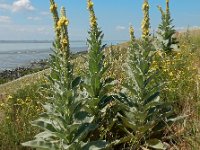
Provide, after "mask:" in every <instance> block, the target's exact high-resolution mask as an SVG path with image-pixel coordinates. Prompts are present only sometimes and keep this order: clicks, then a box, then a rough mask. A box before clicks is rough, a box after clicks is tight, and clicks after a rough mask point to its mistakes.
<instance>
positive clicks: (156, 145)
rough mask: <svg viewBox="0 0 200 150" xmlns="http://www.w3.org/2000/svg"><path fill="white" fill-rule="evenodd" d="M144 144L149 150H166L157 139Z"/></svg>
mask: <svg viewBox="0 0 200 150" xmlns="http://www.w3.org/2000/svg"><path fill="white" fill-rule="evenodd" d="M146 144H147V146H148V147H150V148H154V149H157V150H166V148H165V146H164V144H163V143H162V142H161V141H160V140H158V139H151V140H148V141H146Z"/></svg>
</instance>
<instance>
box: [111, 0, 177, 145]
mask: <svg viewBox="0 0 200 150" xmlns="http://www.w3.org/2000/svg"><path fill="white" fill-rule="evenodd" d="M143 11H144V19H143V22H142V40H141V42H140V43H138V42H136V40H135V36H134V29H133V27H132V26H131V27H130V38H131V42H130V47H129V50H128V56H129V57H128V61H127V69H126V70H127V71H126V72H127V76H128V78H127V80H126V81H125V82H124V84H123V85H124V92H123V93H120V97H119V98H118V100H119V101H120V102H121V103H122V104H121V106H123V107H124V108H125V109H124V110H121V112H119V113H118V118H119V119H120V120H121V124H122V125H121V129H122V130H123V131H124V132H125V133H126V134H125V136H123V137H121V138H120V139H118V141H114V142H113V143H111V144H113V145H119V146H120V145H121V146H122V147H124V146H126V148H128V149H142V148H153V149H166V147H165V145H164V144H163V142H162V137H163V133H164V131H165V130H166V129H167V127H168V125H169V126H170V123H172V122H173V121H174V112H173V108H172V107H171V105H169V104H167V103H165V102H163V101H162V100H161V99H160V88H161V86H160V83H159V80H157V78H156V76H157V74H158V72H157V70H155V71H153V70H152V69H151V65H152V61H153V58H154V54H155V50H154V49H155V48H154V47H153V46H152V43H151V42H152V40H151V37H150V33H149V28H150V23H149V15H148V14H149V4H148V1H147V0H145V1H144V4H143Z"/></svg>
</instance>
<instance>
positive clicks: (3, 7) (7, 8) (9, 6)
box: [0, 4, 12, 10]
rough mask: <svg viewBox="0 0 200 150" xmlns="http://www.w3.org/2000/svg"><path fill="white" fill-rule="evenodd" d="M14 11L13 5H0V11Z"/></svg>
mask: <svg viewBox="0 0 200 150" xmlns="http://www.w3.org/2000/svg"><path fill="white" fill-rule="evenodd" d="M10 9H12V6H11V5H8V4H0V10H10Z"/></svg>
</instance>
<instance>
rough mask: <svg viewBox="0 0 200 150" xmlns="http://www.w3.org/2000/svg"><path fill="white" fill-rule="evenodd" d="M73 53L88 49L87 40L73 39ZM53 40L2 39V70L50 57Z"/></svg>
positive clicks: (0, 55)
mask: <svg viewBox="0 0 200 150" xmlns="http://www.w3.org/2000/svg"><path fill="white" fill-rule="evenodd" d="M121 42H123V41H105V42H104V43H106V44H108V45H110V44H117V43H121ZM70 47H71V51H72V52H73V53H76V52H80V51H86V50H87V45H86V41H71V42H70ZM51 48H52V42H49V41H46V42H45V41H42V42H41V41H37V42H36V41H0V71H2V70H6V69H14V68H17V67H25V66H27V65H28V64H30V63H31V62H35V61H39V60H41V59H48V58H49V54H51V53H52V49H51Z"/></svg>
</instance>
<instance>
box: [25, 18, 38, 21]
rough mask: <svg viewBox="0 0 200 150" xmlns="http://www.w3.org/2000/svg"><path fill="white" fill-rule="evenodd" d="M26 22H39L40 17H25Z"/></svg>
mask: <svg viewBox="0 0 200 150" xmlns="http://www.w3.org/2000/svg"><path fill="white" fill-rule="evenodd" d="M27 19H28V20H33V21H38V20H41V18H40V17H27Z"/></svg>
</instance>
